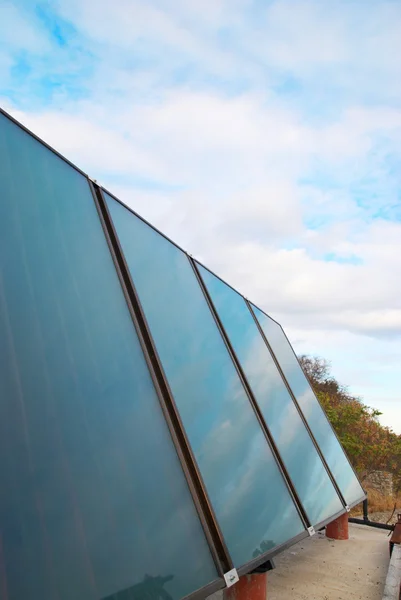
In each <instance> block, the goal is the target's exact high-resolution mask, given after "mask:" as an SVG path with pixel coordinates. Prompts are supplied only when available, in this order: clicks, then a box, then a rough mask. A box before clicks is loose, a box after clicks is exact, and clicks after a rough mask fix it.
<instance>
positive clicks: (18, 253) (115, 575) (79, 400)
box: [0, 115, 217, 600]
mask: <svg viewBox="0 0 401 600" xmlns="http://www.w3.org/2000/svg"><path fill="white" fill-rule="evenodd" d="M0 483H1V485H0V599H1V600H11V599H12V600H28V599H35V600H37V599H40V600H55V599H57V600H72V599H73V600H99V599H100V598H103V597H107V596H109V595H111V594H115V593H117V592H118V591H119V590H122V589H125V588H127V587H130V586H137V585H139V584H141V585H140V587H139V588H138V587H136V588H135V589H136V590H137V592H138V593H137V596H136V598H140V597H142V598H144V599H146V598H147V599H149V597H150V596H149V593H148V592H149V590H150V589H152V590H153V589H155V586H156V585H159V586H161V585H162V584H163V589H164V591H165V592H166V593H167V594H168V595H169V597H170V598H171V599H172V600H177V599H179V598H182V597H183V596H186V595H187V594H190V593H191V592H193V591H194V590H196V589H199V588H200V587H203V586H205V585H207V584H208V583H210V582H211V581H212V580H214V579H216V578H217V572H216V568H215V565H214V562H213V559H212V557H211V554H210V551H209V548H208V545H207V542H206V538H205V535H204V531H203V529H202V526H201V524H200V521H199V518H198V515H197V512H196V510H195V507H194V504H193V501H192V497H191V495H190V492H189V489H188V486H187V483H186V481H185V478H184V475H183V472H182V469H181V465H180V463H179V460H178V457H177V454H176V451H175V448H174V446H173V443H172V440H171V437H170V433H169V431H168V428H167V425H166V423H165V420H164V417H163V414H162V411H161V407H160V404H159V400H158V398H157V396H156V392H155V389H154V387H153V383H152V381H151V378H150V374H149V372H148V369H147V366H146V363H145V359H144V356H143V353H142V350H141V347H140V345H139V341H138V338H137V335H136V332H135V329H134V326H133V323H132V319H131V317H130V314H129V311H128V307H127V305H126V302H125V298H124V295H123V292H122V289H121V285H120V282H119V279H118V276H117V273H116V271H115V268H114V264H113V260H112V258H111V255H110V251H109V248H108V246H107V242H106V239H105V237H104V233H103V229H102V226H101V223H100V221H99V218H98V214H97V210H96V207H95V204H94V202H93V198H92V195H91V192H90V189H89V186H88V182H87V180H86V178H85V177H83V176H82V175H80V174H79V173H78V172H77V171H75V170H74V169H72V168H71V167H70V166H69V165H68V164H67V163H65V162H64V161H62V160H61V159H60V158H58V157H57V156H56V155H55V154H53V153H52V152H51V151H50V150H48V149H47V148H45V147H44V146H43V145H41V144H39V143H38V142H37V141H36V140H34V139H33V138H32V137H31V136H29V135H28V134H26V133H25V132H24V131H23V130H21V129H20V128H19V127H17V126H16V125H14V124H13V123H11V122H10V121H8V120H7V119H6V118H5V117H3V116H2V115H0ZM116 597H117V596H116Z"/></svg>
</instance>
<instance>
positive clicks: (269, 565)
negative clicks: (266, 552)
mask: <svg viewBox="0 0 401 600" xmlns="http://www.w3.org/2000/svg"><path fill="white" fill-rule="evenodd" d="M275 568H276V565H275V564H274V560H273V559H272V558H271V559H270V560H267V561H266V562H264V563H262V564H261V565H259V566H258V567H256V569H254V570H253V571H251V575H252V574H253V573H267V571H272V570H273V569H275Z"/></svg>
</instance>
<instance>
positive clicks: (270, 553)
mask: <svg viewBox="0 0 401 600" xmlns="http://www.w3.org/2000/svg"><path fill="white" fill-rule="evenodd" d="M100 191H101V193H102V199H103V202H104V205H105V209H106V210H107V214H108V217H109V219H110V221H111V223H110V224H111V227H112V228H113V231H114V235H115V236H116V241H117V243H118V248H119V253H120V254H121V258H122V260H123V262H124V265H125V269H127V275H128V277H129V280H130V285H131V286H132V291H133V293H134V295H135V298H136V300H135V302H136V303H137V304H138V308H139V309H140V311H141V314H142V317H141V318H142V319H143V322H144V325H145V327H146V329H147V332H148V335H149V339H150V340H151V344H152V350H151V352H152V354H153V355H154V356H155V358H156V360H157V362H158V369H159V370H160V373H161V374H162V376H163V379H164V382H165V383H164V385H165V388H166V390H167V394H168V397H169V400H168V401H169V402H170V403H171V405H172V407H173V410H174V413H175V414H176V417H175V418H176V420H177V423H178V424H179V426H180V428H181V430H182V435H183V438H184V439H185V444H186V447H187V449H188V452H189V454H190V456H191V461H192V463H193V467H194V469H195V470H196V472H197V473H198V477H199V480H200V482H201V486H202V491H203V494H204V495H205V497H206V498H207V504H208V507H209V510H210V511H211V513H212V516H213V521H214V522H215V524H216V525H217V528H218V531H219V534H220V535H221V538H222V539H224V538H223V535H222V533H221V531H220V528H219V527H218V524H217V518H216V516H215V514H214V511H213V509H212V506H211V503H210V500H209V498H208V494H207V491H206V487H205V485H204V483H203V479H202V476H201V474H200V471H199V468H198V466H197V462H196V459H195V456H194V454H193V451H192V449H191V446H190V443H189V440H188V438H187V435H186V433H185V428H184V425H183V423H182V421H181V418H180V415H179V411H178V408H177V406H176V404H175V400H174V396H173V393H172V391H171V389H170V386H169V384H168V381H167V377H166V375H165V373H164V369H163V366H162V363H161V359H160V357H159V355H158V352H157V349H156V345H155V342H154V340H153V337H152V334H151V332H150V328H149V325H148V323H147V320H146V317H145V314H144V312H143V309H142V306H141V303H140V300H139V296H138V294H137V292H136V289H135V284H134V282H133V280H132V277H131V274H130V273H129V269H128V265H127V263H126V260H125V258H124V254H123V251H122V248H121V245H120V242H119V240H118V236H117V233H116V231H115V228H114V224H113V223H112V219H111V216H110V215H109V211H108V208H107V205H106V202H105V200H104V197H103V192H105V193H107V194H108V195H109V196H110V197H111V198H113V200H115V201H116V202H118V203H119V204H121V205H122V206H123V207H124V208H125V209H126V210H128V211H129V212H130V213H131V214H133V215H134V216H135V217H136V218H138V219H140V220H141V221H142V222H144V223H145V224H146V225H148V226H149V227H150V228H151V229H152V230H153V231H155V232H156V233H157V234H159V235H161V236H162V237H163V238H165V239H166V240H167V241H168V242H170V243H172V244H173V245H174V246H175V247H176V248H178V250H180V252H182V253H183V254H184V255H185V256H186V258H187V259H188V260H189V262H190V265H191V267H192V269H193V271H194V276H195V277H196V279H197V282H198V285H199V287H200V289H201V291H202V292H203V294H204V297H205V301H206V304H207V305H208V308H209V310H210V312H211V314H212V317H213V318H214V321H215V324H216V327H217V329H218V331H219V333H220V335H221V337H222V340H223V342H224V344H225V346H226V348H227V351H228V353H229V356H230V358H231V360H232V362H233V364H234V368H235V369H236V371H237V374H238V377H239V379H240V381H241V384H242V385H243V387H244V390H245V393H246V395H247V396H248V400H249V402H250V404H251V406H252V408H253V410H254V412H255V414H256V417H257V420H258V422H259V426H260V427H261V429H262V431H263V433H264V435H265V439H266V442H267V444H268V446H269V447H270V449H271V452H272V455H273V458H274V460H275V462H276V464H277V466H278V469H279V472H280V473H281V476H282V477H283V479H284V483H285V484H286V487H287V489H288V492H289V494H290V496H291V498H292V500H293V502H294V505H295V507H296V509H297V511H298V513H299V516H300V519H301V521H302V523H303V524H304V527H305V532H302V533H300V534H299V535H297V536H296V537H294V538H291V540H289V541H288V542H285V543H284V544H281V545H280V546H276V547H275V548H273V549H272V550H270V551H268V552H266V553H265V554H262V555H260V556H258V557H257V558H255V559H253V560H252V561H249V562H248V563H246V564H245V565H242V566H241V567H240V568H238V569H237V571H238V573H239V574H240V575H241V574H245V573H249V572H250V571H252V570H253V569H255V568H256V567H258V566H259V565H261V564H263V563H265V562H266V561H268V560H269V559H270V558H273V556H275V555H276V554H278V553H279V552H281V551H282V550H284V549H285V548H288V547H289V546H292V545H293V544H295V543H296V542H298V541H299V540H302V539H304V538H306V537H309V536H310V532H309V527H310V523H309V520H308V518H307V516H306V513H305V511H304V508H303V506H302V504H301V502H300V500H299V498H298V495H297V493H296V492H295V488H294V485H293V483H292V481H291V479H290V477H289V475H288V473H287V470H286V469H285V467H284V466H283V463H282V461H281V457H280V455H279V453H278V451H277V448H276V446H275V444H274V443H273V442H272V441H271V440H270V433H268V432H267V427H266V429H265V428H264V426H263V422H262V419H263V417H262V416H261V415H260V414H259V413H260V411H259V410H258V407H256V406H255V405H254V404H253V402H252V397H251V395H250V394H249V393H248V386H247V385H246V384H245V378H244V377H243V374H242V370H240V369H238V361H237V360H236V358H235V355H234V353H233V351H232V348H231V344H230V343H227V337H226V336H225V335H224V334H223V330H222V327H221V324H220V321H219V319H218V317H217V318H216V313H215V311H214V309H213V307H212V305H211V302H210V301H209V297H208V294H207V293H206V294H205V289H204V286H203V282H201V281H200V279H199V276H198V271H197V269H196V268H195V266H194V263H193V259H192V257H191V256H190V254H189V253H188V252H186V251H185V250H183V249H182V248H181V247H180V246H179V245H178V244H176V243H175V242H173V241H172V240H171V239H170V238H168V237H167V236H166V235H164V234H163V233H162V232H160V231H159V230H158V229H157V228H156V227H154V226H153V225H152V224H151V223H149V222H148V221H146V219H143V218H142V217H141V216H140V215H138V213H136V212H135V211H134V210H133V209H132V208H130V207H129V206H127V205H126V204H124V202H122V201H121V200H119V199H118V198H117V197H116V196H115V195H114V194H112V193H110V192H109V191H108V190H106V189H105V188H103V187H102V188H100ZM255 404H256V403H255ZM223 543H224V542H223ZM224 547H225V549H226V551H227V554H228V556H229V552H228V549H227V547H226V545H225V544H224ZM230 561H231V558H230ZM231 565H232V566H231V567H230V568H233V567H234V565H233V563H232V561H231Z"/></svg>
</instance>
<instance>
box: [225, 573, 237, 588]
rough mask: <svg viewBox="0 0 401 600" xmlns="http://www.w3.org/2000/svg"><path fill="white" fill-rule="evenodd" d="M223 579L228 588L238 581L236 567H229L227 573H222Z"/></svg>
mask: <svg viewBox="0 0 401 600" xmlns="http://www.w3.org/2000/svg"><path fill="white" fill-rule="evenodd" d="M224 579H225V582H226V586H227V587H228V588H229V587H231V586H232V585H234V584H235V583H237V581H239V577H238V573H237V569H231V571H228V573H224Z"/></svg>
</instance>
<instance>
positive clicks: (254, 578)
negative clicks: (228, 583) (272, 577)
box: [224, 573, 267, 600]
mask: <svg viewBox="0 0 401 600" xmlns="http://www.w3.org/2000/svg"><path fill="white" fill-rule="evenodd" d="M224 598H225V600H266V598H267V573H255V574H253V575H244V576H243V577H241V578H240V580H239V581H238V583H236V584H235V585H233V586H232V587H230V588H227V589H226V590H225V593H224Z"/></svg>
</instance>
